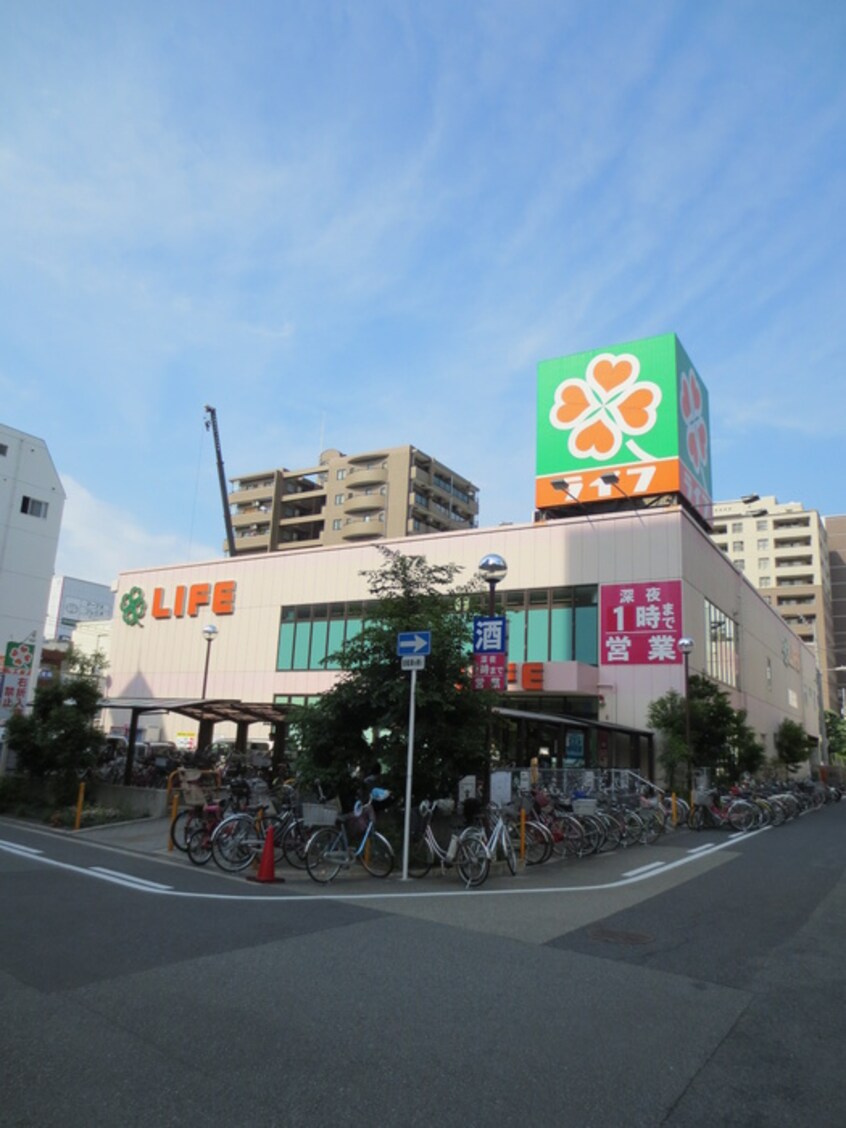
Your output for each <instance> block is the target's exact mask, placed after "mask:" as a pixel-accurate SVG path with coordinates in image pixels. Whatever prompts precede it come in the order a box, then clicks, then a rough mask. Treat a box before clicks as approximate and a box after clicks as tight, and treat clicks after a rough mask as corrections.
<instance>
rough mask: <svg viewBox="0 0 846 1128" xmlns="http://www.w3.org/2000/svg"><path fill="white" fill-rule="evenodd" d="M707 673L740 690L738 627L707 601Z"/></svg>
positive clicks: (732, 620)
mask: <svg viewBox="0 0 846 1128" xmlns="http://www.w3.org/2000/svg"><path fill="white" fill-rule="evenodd" d="M705 637H706V640H707V643H706V651H705V672H706V674H708V676H709V677H712V678H714V679H715V680H716V681H719V682H722V683H723V684H724V685H730V686H732V687H733V688H735V689H737V688H739V664H738V627H737V623H735V621H734V619H732V618H731V617H730V616H729V615H727V614H726V613H725V612H724V611H721V610H720V608H719V607H717V606H716V604H714V603H711V602H710V600H708V599H706V600H705Z"/></svg>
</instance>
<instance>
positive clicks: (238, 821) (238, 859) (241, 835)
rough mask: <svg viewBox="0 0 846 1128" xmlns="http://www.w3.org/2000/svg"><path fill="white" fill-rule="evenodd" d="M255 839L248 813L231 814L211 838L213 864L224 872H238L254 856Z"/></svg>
mask: <svg viewBox="0 0 846 1128" xmlns="http://www.w3.org/2000/svg"><path fill="white" fill-rule="evenodd" d="M257 841H258V840H257V839H256V837H255V830H254V828H253V820H252V819H251V818H250V817H249V815H232V816H230V818H228V819H224V820H223V822H222V823H220V824H219V825H218V826H217V827H216V828H215V832H214V834H213V835H212V838H211V852H212V857H213V858H214V861H215V865H217V866H219V867H220V869H222V870H224V871H225V872H226V873H240V872H241V870H245V869H246V868H247V867H248V866H249V864H250V862H252V860H253V858H254V857H255V856H256V843H257Z"/></svg>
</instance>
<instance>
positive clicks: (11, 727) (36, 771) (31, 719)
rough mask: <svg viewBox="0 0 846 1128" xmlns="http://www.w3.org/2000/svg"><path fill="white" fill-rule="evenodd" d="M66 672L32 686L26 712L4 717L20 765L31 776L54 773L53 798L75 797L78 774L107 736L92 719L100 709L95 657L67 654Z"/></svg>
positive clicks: (98, 668)
mask: <svg viewBox="0 0 846 1128" xmlns="http://www.w3.org/2000/svg"><path fill="white" fill-rule="evenodd" d="M68 665H69V667H70V672H69V674H68V676H66V677H64V678H62V679H61V680H54V681H49V682H45V683H44V684H42V685H39V686H38V688H37V689H36V691H35V696H34V699H33V703H32V711H31V712H30V713H15V714H13V715H12V716H11V717H10V718H9V720H8V721H7V722H6V738H7V741H8V744H9V748H10V749H12V751H14V752H15V753H16V754H17V760H18V766H19V768H20V769H21V770H22V771H23V772H25V773H27V774H28V775H29V776H31V777H32V778H34V779H45V778H47V777H53V778H54V779H55V782H56V795H55V796H54V797H55V799H56V801H57V802H60V803H62V802H71V801H72V800H73V799H74V798H75V797H76V788H77V785H78V783H79V778H80V776H81V774H82V773H83V772H84V771H85V769H86V768H88V767H90V766H92V765H93V764H94V763H96V759H97V754H98V752H99V751H100V749H101V748H102V747H103V745H104V744H105V737H104V735H103V733H102V731H101V730H100V729H99V728H98V727H97V725H96V723H95V721H96V719H97V717H98V715H99V711H100V709H99V706H100V697H101V695H100V689H99V685H98V676H99V673H100V672H102V670H103V669H104V668H105V662H104V661H103V659H102V655H100V656H99V658H98V659H96V660H95V659H94V658H92V657H90V656H74V655H73V654H71V656H70V658H69V661H68Z"/></svg>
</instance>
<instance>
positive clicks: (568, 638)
mask: <svg viewBox="0 0 846 1128" xmlns="http://www.w3.org/2000/svg"><path fill="white" fill-rule="evenodd" d="M551 627H552V637H551V639H550V648H549V659H550V661H551V662H572V661H573V609H572V607H553V609H552V623H551Z"/></svg>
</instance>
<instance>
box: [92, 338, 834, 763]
mask: <svg viewBox="0 0 846 1128" xmlns="http://www.w3.org/2000/svg"><path fill="white" fill-rule="evenodd" d="M708 440H709V435H708V411H707V393H706V391H705V389H704V385H703V384H702V382H701V380H700V379H699V376H698V373H696V371H695V369H694V368H693V365H692V364H691V362H690V360H689V358H688V357H687V355H686V354H685V353H684V350H683V348H682V346H681V344H680V342H679V341H678V339H677V338H676V337H675V336H674V335H667V336H663V337H657V338H651V339H648V340H646V341H641V342H632V343H629V344H626V345H620V346H615V347H613V348H612V349H610V350H608V349H605V350H594V351H593V352H590V353H581V354H578V355H576V356H574V357H567V358H562V359H559V360H555V361H548V362H544V363H542V364H541V365H540V366H539V373H538V447H537V472H536V493H535V498H536V500H535V504H536V512H535V520H534V521H533V522H531V523H527V524H524V525H501V526H497V527H495V528H487V529H479V528H468V529H461V530H458V531H450V532H440V533H429V534H426V535H423V536H415V537H397V538H388V539H385V538H383V539H380V540H379V541H378V544H380V545H384V546H386V547H389V548H391V549H393V550H395V551H399V552H405V553H409V554H414V555H420V556H424V557H425V558H426V559H427V561H429V562H430V563H432V564H454V565H457V566H458V567H459V568H460V569H461V571H460V572H459V574H458V577H457V582H459V583H460V582H463V581H465V580H467V579H470V578H471V577H472V576H473V575H474V574H476V573H477V571H478V567H479V563H480V561H481V559H482V558H483V557H484V556H486V555H488V554H490V553H496V554H498V555H500V556H502V557H503V559H504V560H505V561H506V563H507V569H508V570H507V574H506V576H505V577H504V578H503V579H502V580H501V582H500V583H499V584H498V585H497V586H496V588H495V590H494V597H495V613H496V614H497V615H503V616H505V618H506V622H507V655H506V660H507V684H506V686H504V687H503V688H502V690H501V692H500V698H499V708H498V714H497V743H498V744H499V748H500V751H501V754H502V756H503V757H504V759H505V760H506V761H508V762H513V763H514V764H515V765H517V766H525V765H528V763H529V761H530V760H531V758H533V757H535V756H537V757H539V758H541V762H542V763H549V764H550V765H551V766H564V765H581V764H584V765H585V766H588V767H592V766H599V767H603V768H604V767H608V768H631V769H634V770H635V771H638V772H639V773H640V774H642V775H645V776H649V777H651V778H655V777H656V769H657V762H656V751H657V750H656V748H655V743H654V736H653V734H652V733H651V732H650V730H649V727H648V724H647V719H646V718H647V711H648V708H649V705H650V703H651V702H652V701H654V700H655V699H656V698H659V697H661V696H663V695H664V694H665V693H667V692H668V690H671V689H672V690H676V691H677V692H678V693H680V694H682V695H683V694H684V693H685V684H686V683H685V677H686V662H685V655H684V654H683V653H682V649H681V648H680V647H679V640H680V639H682V638H687V639H689V640H692V643H693V646H692V650H690V652H689V655H688V657H687V673H688V674H705V675H707V676H708V677H709V678H712V679H713V680H714V681H715V682H716V683H717V685H718V686H719V688H720V689H722V690H724V691H725V692H726V693H727V694H728V696H729V699H730V702H731V704H732V706H733V707H734V708H735V709H743V710H745V711H746V714H747V722H748V724H749V725H750V726H751V728H752V729H753V730H754V732H755V733H756V734H757V735H758V737H759V739H760V740H761V741H762V743H763V745H764V748H765V752H766V755H767V756H768V757H769V758H772V757H773V756H774V755H775V748H774V734H775V732H776V730H777V728H778V726H779V724H780V723H781V722H782V721H783V720H784V719H785V718H789V719H791V720H793V721H796V722H798V723H799V724H801V725H802V727H803V728H804V730H805V731H806V733H807V734H808V735H809V737H810V738H811V740H812V741H813V742H814V744H815V747H816V751H815V752H814V754H813V755H812V765H813V764H814V762H816V763H819V762H820V761H821V759H822V758H823V757H824V750H823V749H822V737H821V695H820V686H819V683H818V673H817V667H816V661H815V658H814V655H813V652H812V651H811V650H810V649H809V648H808V647H806V646H805V645H804V644H803V643H802V642H801V641H800V640H799V639H798V637H797V636H796V635H795V634H794V633H793V632H792V631H791V629H790V628H789V626H788V625H787V624H786V623H785V622H784V621H783V620H782V619H781V617H780V616H779V615H778V614H777V613H776V611H774V610H773V609H772V608H771V607H770V606H769V604H768V603H767V602H766V601H765V600H764V599H763V598H762V597H761V596H760V595H759V594H758V592H757V591H756V590H755V588H754V587H753V586H752V585H751V584H750V583H749V581H748V580H746V579H745V578H744V576H743V574H742V572H740V571H739V570H738V569H737V568H736V567H735V566H734V565H733V564H732V563H731V561H730V560H729V559H728V558H727V557H726V555H725V554H724V553H723V552H721V551H720V550H719V548H717V547H716V545H715V544H714V542H713V541H712V540H711V538H710V536H709V527H710V526H709V517H710V512H709V506H710V499H711V492H710V445H709V441H708ZM647 448H648V449H647ZM409 488H413V486H412V484H411V483H410V487H409ZM381 561H382V557H381V555H380V553H379V552H378V550H377V548H376V547H375V545H374V543H353V544H340V545H337V546H335V545H333V546H325V547H318V548H302V549H300V548H294V547H291V546H289V547H287V548H286V549H285V551H284V552H269V553H264V554H257V555H256V554H254V555H249V556H243V557H242V556H236V557H234V558H224V559H220V560H211V561H207V562H205V563H191V564H181V565H175V566H170V567H164V568H154V569H145V570H141V571H134V572H127V573H123V574H121V576H120V577H119V579H118V586H117V592H116V607H117V608H118V610H117V611H116V614H115V619H114V621H113V627H112V640H111V653H110V668H109V689H108V699H109V701H110V702H111V706H110V708H109V709H108V711H107V712H106V715H105V717H104V721H105V724H106V726H107V728H119V729H121V730H123V731H126V730H128V729H129V728H130V727H132V729H133V733H136V732H137V734H138V738H139V739H142V738H144V737H145V736H146V738H147V739H164V740H176V741H178V742H180V743H182V744H183V745H184V746H192V745H195V746H203V745H204V744H205V743H206V742H207V740H208V739H209V736H210V732H211V726H212V723H214V735H215V737H222V736H235V735H237V736H238V737H239V738H240V739H241V740H244V739H246V736H247V732H248V731H249V735H250V738H253V737H255V736H266V735H267V732H268V729H267V723H268V722H269V721H270V720H271V719H273V720H275V722H276V724H275V729H276V732H277V734H278V736H277V742H278V745H281V742H282V741H283V740H284V733H285V714H286V711H287V707H288V706H290V705H291V704H297V703H301V702H303V701H307V700H309V699H311V698H313V697H315V696H316V695H320V694H321V693H324V692H326V690H327V689H329V688H330V687H331V686H332V684H333V683H334V682H335V680H336V678H337V677H338V676H339V671H338V669H337V668H333V667H332V665H331V661H330V662H329V663H328V664H327V662H326V660H327V659H330V658H331V655H332V654H334V653H335V652H337V650H338V649H339V647H340V646H341V644H342V643H343V642H344V640H345V639H347V638H350V637H352V636H353V635H354V634H355V633H356V632H357V631H359V630H360V629H361V625H362V622H363V620H364V619H366V617H367V604H368V600H369V599H370V598H371V596H370V593H369V590H368V586H367V577H366V575H364V573H366V572H372V571H374V570H376V569H377V568H378V567H379V565H380V563H381ZM415 625H416V624H415ZM210 627H214V628H216V632H210V631H208V630H207V628H210ZM418 676H419V677H420V678H424V677H425V676H426V674H425V670H424V671H422V672H421V673H420V674H419V675H418ZM396 677H397V678H398V679H399V678H403V679H406V680H409V675H408V674H407V673H403V671H402V670H401V668H400V659H399V657H398V658H397V666H396Z"/></svg>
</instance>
